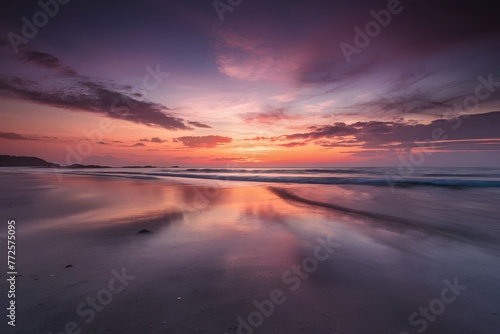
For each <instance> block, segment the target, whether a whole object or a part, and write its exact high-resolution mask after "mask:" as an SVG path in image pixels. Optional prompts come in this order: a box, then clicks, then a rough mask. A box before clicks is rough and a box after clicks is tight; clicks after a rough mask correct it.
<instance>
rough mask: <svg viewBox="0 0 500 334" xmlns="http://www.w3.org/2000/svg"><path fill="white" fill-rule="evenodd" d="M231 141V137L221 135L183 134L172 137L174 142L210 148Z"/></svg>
mask: <svg viewBox="0 0 500 334" xmlns="http://www.w3.org/2000/svg"><path fill="white" fill-rule="evenodd" d="M232 141H233V139H232V138H231V137H223V136H185V137H179V138H175V139H174V142H176V143H177V142H180V143H182V144H183V145H184V146H188V147H201V148H212V147H216V146H218V145H223V144H229V143H231V142H232Z"/></svg>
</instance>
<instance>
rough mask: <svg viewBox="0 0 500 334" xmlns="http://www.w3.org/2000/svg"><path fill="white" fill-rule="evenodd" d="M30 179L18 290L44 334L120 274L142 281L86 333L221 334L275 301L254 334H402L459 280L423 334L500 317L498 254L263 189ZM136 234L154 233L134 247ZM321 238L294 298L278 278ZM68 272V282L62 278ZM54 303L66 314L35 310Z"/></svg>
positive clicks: (326, 194)
mask: <svg viewBox="0 0 500 334" xmlns="http://www.w3.org/2000/svg"><path fill="white" fill-rule="evenodd" d="M29 178H31V182H29V183H24V186H23V187H24V188H23V191H24V192H25V193H27V195H26V194H25V195H22V194H21V190H19V189H18V195H19V196H25V197H26V199H25V201H24V203H25V207H31V208H32V209H31V210H28V211H24V212H23V213H22V214H19V215H18V217H19V218H18V219H19V220H20V221H26V222H27V223H26V224H25V225H22V226H21V227H20V228H19V234H20V238H22V240H24V242H25V243H26V246H24V254H23V256H22V257H23V261H22V263H23V264H24V265H22V266H23V267H22V271H23V273H24V274H23V279H22V280H21V282H20V286H21V288H22V289H24V291H26V292H30V293H31V297H28V296H27V295H24V296H23V295H21V296H20V300H21V301H22V302H23V303H24V305H26V307H25V308H24V309H23V310H22V311H21V312H26V313H28V312H34V311H35V310H36V311H37V312H39V318H40V319H44V321H45V322H46V323H50V324H54V325H53V326H52V327H51V328H49V331H50V330H54V331H55V330H56V329H57V328H61V326H63V324H64V323H65V321H66V320H65V319H67V318H71V317H73V318H74V317H75V314H74V311H73V309H74V307H76V306H77V305H78V303H79V302H80V300H81V299H82V298H85V296H87V295H89V294H92V293H93V294H95V292H96V291H97V290H98V289H99V288H100V287H102V286H103V285H105V284H106V281H107V280H108V279H109V277H108V276H109V272H110V271H111V269H115V268H118V269H119V268H121V267H126V268H127V272H130V273H131V274H133V275H135V276H136V279H135V280H134V282H133V283H131V288H130V289H128V290H126V291H124V292H123V294H121V295H120V296H119V297H117V300H119V302H116V303H113V304H112V305H111V306H112V307H110V308H109V309H107V310H106V311H105V313H103V315H104V314H105V318H98V319H96V320H95V322H94V323H92V324H91V325H92V326H91V327H89V329H91V328H93V327H96V328H101V327H100V326H102V327H106V326H108V324H109V323H110V322H113V323H116V326H117V327H116V330H122V331H125V330H128V331H129V332H130V330H132V331H135V332H142V331H144V330H145V328H146V327H147V326H149V325H148V324H152V325H153V326H154V328H155V330H157V331H155V332H158V333H162V332H197V331H198V332H200V333H201V332H203V331H206V330H209V331H210V332H214V333H219V332H220V333H224V331H226V330H228V328H230V327H234V326H236V325H237V323H236V318H237V317H238V316H242V317H245V316H247V315H248V313H250V312H252V311H254V310H255V308H254V306H253V305H252V302H253V301H254V300H259V301H260V300H263V299H268V298H269V293H270V292H271V291H272V290H273V289H276V288H279V289H282V290H283V291H284V292H285V294H286V296H287V301H286V302H285V304H283V305H280V306H279V307H278V308H277V311H276V313H275V314H274V315H273V316H272V317H270V318H269V319H266V321H265V323H264V325H263V326H262V327H261V328H260V329H259V330H260V332H262V333H267V332H271V331H273V330H274V329H279V331H278V332H282V333H289V332H290V331H294V332H296V331H297V330H298V329H300V328H302V329H303V331H304V332H306V333H307V332H311V333H312V332H317V333H327V332H331V331H335V332H338V333H356V332H361V331H368V332H374V333H375V332H376V333H378V332H387V331H388V329H394V328H396V329H397V330H396V332H398V330H399V331H400V330H405V329H406V327H405V326H407V318H408V316H409V315H410V314H411V313H412V312H414V311H416V310H418V307H419V306H420V305H426V304H428V303H429V302H430V301H431V300H432V299H434V298H436V297H439V293H440V291H441V289H442V287H443V279H449V280H451V279H453V278H454V277H459V279H460V281H461V282H462V281H463V282H465V283H466V284H467V285H469V286H470V290H468V291H467V293H464V295H463V296H461V297H460V300H459V301H457V302H456V303H455V304H453V305H450V306H448V307H449V308H450V310H451V309H453V311H449V313H445V314H444V315H443V316H441V317H440V318H439V319H438V320H437V321H436V322H435V323H433V324H432V326H431V327H429V329H428V331H427V332H428V333H442V332H450V331H451V332H458V331H460V330H462V329H463V328H473V325H474V324H473V322H474V321H473V320H472V319H482V321H483V322H484V323H485V324H489V322H491V319H490V318H489V316H490V313H491V312H494V309H495V307H498V302H497V301H498V298H497V299H495V298H496V297H498V295H499V293H498V291H497V289H496V288H495V287H496V285H495V284H496V283H495V282H497V280H498V278H499V270H498V269H497V268H498V267H494V266H492V264H493V263H495V261H497V260H496V259H497V257H496V256H497V255H498V253H495V254H491V252H493V250H488V251H485V250H483V249H481V248H480V247H476V246H474V245H467V244H463V243H459V242H457V241H455V240H448V239H447V238H442V237H436V236H431V235H426V234H423V233H421V232H419V231H417V232H414V231H412V230H411V229H403V230H401V229H390V228H381V226H384V223H383V222H377V221H376V219H374V218H367V217H363V216H359V215H352V214H348V213H345V212H339V211H337V210H331V209H328V208H322V207H314V206H311V205H305V204H303V203H296V202H294V201H289V200H283V199H282V198H280V197H279V196H277V195H276V194H275V193H273V192H271V191H270V190H269V189H268V187H267V186H265V185H257V186H248V185H246V186H244V187H237V186H236V185H237V183H235V187H233V188H229V187H226V188H217V187H215V188H207V185H211V186H214V185H216V184H215V183H211V182H208V183H204V184H189V185H183V184H179V183H172V184H170V183H159V182H151V181H137V180H123V179H101V178H100V179H96V178H91V177H66V178H65V180H64V182H63V183H61V184H59V183H56V182H54V179H48V178H47V176H29ZM12 182H16V180H15V177H14V179H13V181H12ZM285 188H289V189H290V191H294V192H296V193H299V194H302V195H304V194H306V193H307V194H308V196H311V193H312V190H311V189H309V190H308V189H306V188H305V187H302V188H301V187H299V188H297V187H290V186H285ZM292 188H293V189H292ZM349 191H350V190H348V189H345V188H339V187H323V188H322V189H319V188H315V189H314V192H315V194H316V195H317V199H318V200H320V199H321V200H323V201H328V200H329V199H331V198H335V197H336V196H337V197H339V198H340V197H342V198H344V199H343V201H344V202H343V203H341V204H345V205H347V204H349V199H350V200H351V203H352V201H354V200H355V196H356V194H354V193H352V192H349ZM369 191H370V188H369V187H368V188H365V189H364V190H363V194H364V195H362V196H364V197H366V198H368V199H370V198H378V197H377V196H379V195H380V194H377V193H376V192H374V193H370V192H369ZM200 194H201V195H200ZM207 194H208V195H207ZM318 194H319V195H318ZM197 196H199V197H201V198H196V197H197ZM349 196H351V197H349ZM358 200H360V201H361V199H358ZM339 202H341V201H340V200H339ZM19 203H23V202H22V201H20V202H19ZM364 205H365V207H367V206H368V204H366V203H365V204H364ZM9 210H11V212H10V213H13V212H16V210H19V208H16V207H12V208H10V209H9ZM17 212H19V211H17ZM28 222H29V223H28ZM143 228H146V229H149V230H151V231H153V232H154V233H153V234H149V235H140V234H138V233H137V232H138V231H139V230H141V229H143ZM327 236H331V237H332V238H333V239H334V240H335V241H336V242H338V243H339V244H340V245H341V246H340V248H339V249H338V250H336V252H335V253H334V254H333V255H332V256H331V257H330V258H329V259H328V260H327V261H325V262H323V263H320V264H319V268H318V270H317V271H316V272H314V273H312V274H311V276H310V277H309V278H308V279H307V280H304V281H303V282H302V283H301V286H300V288H299V289H298V290H297V291H291V290H290V287H289V285H287V284H285V283H284V282H283V281H282V275H283V273H284V272H285V271H286V270H288V269H290V268H291V266H293V265H300V264H301V263H302V261H303V259H304V258H306V257H308V256H312V255H313V251H314V249H315V247H316V245H318V241H317V239H318V238H326V237H327ZM68 263H71V264H74V268H72V269H74V270H72V271H68V270H66V271H63V272H61V270H60V268H64V266H65V265H66V264H68ZM63 270H64V269H63ZM53 273H56V276H55V278H50V274H53ZM35 278H37V281H36V285H33V284H35V283H33V279H35ZM40 291H50V293H49V292H45V294H40ZM469 291H470V292H469ZM178 297H181V299H178ZM50 298H56V299H57V304H58V305H61V306H57V305H52V304H53V303H52V304H51V303H49V305H50V306H51V307H49V306H47V307H43V308H42V309H40V308H37V306H36V305H37V304H38V303H40V302H41V300H42V299H44V300H48V299H50ZM495 300H497V301H495ZM131 305H133V307H132V308H131ZM63 306H64V307H66V308H67V309H68V310H69V311H64V310H63ZM21 314H22V313H21ZM77 319H78V318H77ZM68 320H69V319H68ZM163 322H165V323H163ZM476 325H477V324H476ZM485 326H486V325H485ZM474 328H476V327H474ZM29 329H30V330H32V329H33V328H29ZM233 332H234V331H233ZM233 332H231V333H233ZM299 332H300V331H299Z"/></svg>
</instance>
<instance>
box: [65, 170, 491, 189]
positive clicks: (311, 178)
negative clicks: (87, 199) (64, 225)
mask: <svg viewBox="0 0 500 334" xmlns="http://www.w3.org/2000/svg"><path fill="white" fill-rule="evenodd" d="M200 170H201V169H200ZM232 171H233V172H232V173H226V172H224V173H217V172H212V173H203V172H190V173H189V172H187V170H185V171H184V172H182V171H178V172H164V171H140V172H135V171H134V172H131V171H124V170H120V171H93V172H84V171H66V173H70V174H86V175H94V176H110V177H113V176H115V177H129V178H135V179H139V178H141V179H161V178H189V179H207V180H218V181H245V182H261V183H296V184H331V185H366V186H378V187H417V186H433V187H447V188H477V187H483V188H492V187H494V188H498V187H500V180H484V179H482V180H477V179H467V178H456V177H448V178H436V177H413V178H402V177H400V176H398V175H391V174H387V175H383V176H378V177H377V176H373V177H370V176H366V175H363V176H351V177H333V176H318V175H313V174H312V173H307V174H304V175H301V174H298V173H294V174H290V175H272V174H269V173H268V174H266V175H260V174H259V173H253V174H250V173H249V174H245V173H241V172H240V173H239V174H238V173H236V172H235V170H232ZM228 174H229V175H228ZM365 174H366V173H365Z"/></svg>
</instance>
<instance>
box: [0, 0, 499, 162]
mask: <svg viewBox="0 0 500 334" xmlns="http://www.w3.org/2000/svg"><path fill="white" fill-rule="evenodd" d="M66 1H67V0H66ZM45 2H46V3H47V6H48V7H47V8H48V11H49V12H50V13H49V14H52V15H47V14H41V15H38V14H37V12H40V11H42V10H43V9H42V7H41V6H40V5H39V4H38V2H37V1H35V0H33V1H13V0H8V1H4V2H3V4H2V10H0V30H1V32H2V34H1V36H0V63H1V65H0V118H1V121H0V154H11V155H23V156H24V155H26V156H38V157H41V158H43V159H45V160H48V161H53V162H57V163H60V164H62V165H66V164H72V163H82V164H102V165H112V166H121V165H135V164H141V165H142V164H153V165H157V166H171V165H180V166H220V167H229V166H255V167H268V166H269V167H270V166H292V167H293V166H396V165H397V164H399V163H400V162H401V159H403V158H405V159H409V158H410V157H411V155H412V154H413V155H414V156H415V155H416V154H422V153H421V152H426V153H425V154H426V158H425V161H424V162H423V165H427V166H498V164H499V163H500V154H499V153H500V131H499V129H500V60H499V59H500V24H498V10H494V8H495V6H496V3H495V2H492V1H491V2H488V1H471V2H467V3H466V4H461V5H460V8H458V7H457V3H456V1H424V0H413V1H408V0H405V1H401V2H400V3H399V2H398V1H395V0H391V1H389V2H388V1H359V0H358V1H332V0H325V1H320V0H312V1H284V0H283V1H279V0H278V1H264V0H243V1H237V0H232V1H228V0H221V1H218V2H217V1H215V2H214V1H212V0H176V1H160V0H158V1H149V0H148V1H79V0H72V1H69V2H68V3H67V4H58V5H57V6H58V8H56V7H55V6H54V4H55V2H54V1H51V0H46V1H45ZM61 2H62V3H64V2H65V1H62V0H61ZM41 3H44V0H42V2H41ZM228 3H233V4H236V5H235V6H232V5H228ZM464 3H465V2H464ZM464 6H465V7H469V8H464ZM387 14H389V15H390V18H389V16H387ZM51 16H53V17H51ZM23 17H25V18H26V19H24V20H23ZM44 18H46V22H43V20H44ZM221 18H222V20H221ZM377 18H378V20H380V21H376V20H377ZM34 20H35V21H36V20H38V23H39V27H38V28H37V27H36V26H34V27H35V28H36V29H37V30H38V31H37V32H36V33H33V30H30V28H29V27H27V24H26V22H28V23H29V25H32V24H33V22H34ZM371 21H373V22H372V23H371V24H370V22H371ZM35 23H36V22H35ZM44 23H45V24H44ZM23 26H24V28H23ZM367 29H368V31H366V30H367ZM370 29H371V30H370ZM359 31H361V32H362V33H361V34H359ZM30 33H31V34H32V35H33V36H31V37H29V36H26V35H27V34H28V35H29V34H30ZM23 34H24V35H23ZM346 50H347V51H346ZM459 115H467V116H466V117H464V118H462V119H459V120H457V119H454V118H455V117H457V116H459ZM88 137H90V140H88V139H87V138H88ZM419 152H420V153H419Z"/></svg>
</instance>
